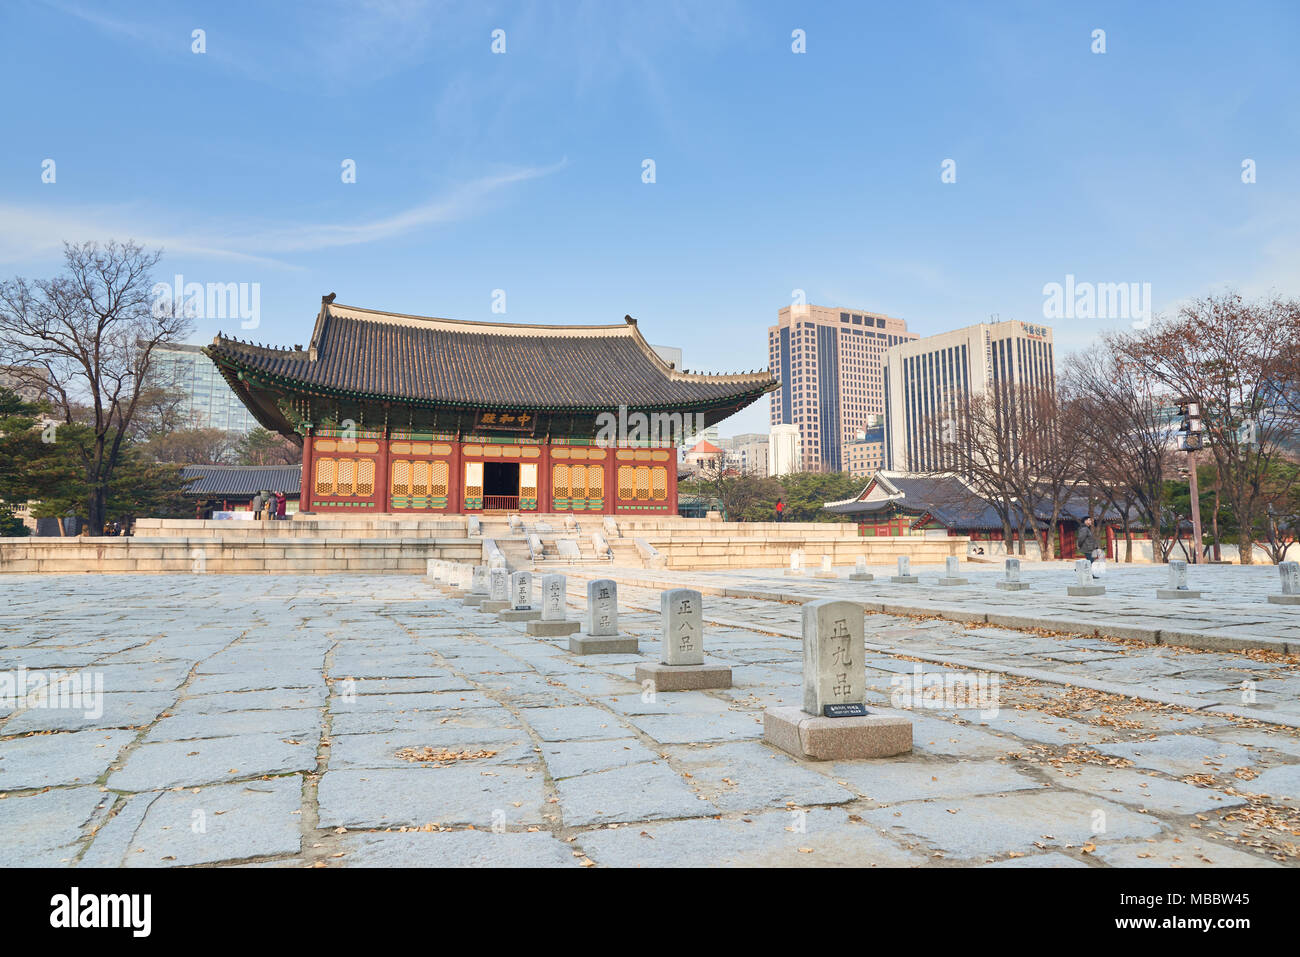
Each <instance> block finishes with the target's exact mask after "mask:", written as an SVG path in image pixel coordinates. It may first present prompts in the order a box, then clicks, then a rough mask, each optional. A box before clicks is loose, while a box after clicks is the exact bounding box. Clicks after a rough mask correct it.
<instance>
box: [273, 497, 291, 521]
mask: <svg viewBox="0 0 1300 957" xmlns="http://www.w3.org/2000/svg"><path fill="white" fill-rule="evenodd" d="M288 503H289V498H288V496H286V495H285V494H284V493H283V492H276V493H275V517H276V518H281V519H282V518H284V510H285V508H286V507H287V506H288Z"/></svg>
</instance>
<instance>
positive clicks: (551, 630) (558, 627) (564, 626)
mask: <svg viewBox="0 0 1300 957" xmlns="http://www.w3.org/2000/svg"><path fill="white" fill-rule="evenodd" d="M581 627H582V623H581V622H577V621H530V622H529V623H528V624H527V625H526V626H525V627H524V634H526V635H532V636H533V637H534V638H563V637H564V636H565V635H572V634H573V633H574V632H576V631H577V630H578V629H579V628H581Z"/></svg>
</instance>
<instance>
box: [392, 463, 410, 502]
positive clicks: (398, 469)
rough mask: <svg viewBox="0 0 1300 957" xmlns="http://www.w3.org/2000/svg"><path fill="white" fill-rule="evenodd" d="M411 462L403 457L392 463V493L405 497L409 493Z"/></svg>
mask: <svg viewBox="0 0 1300 957" xmlns="http://www.w3.org/2000/svg"><path fill="white" fill-rule="evenodd" d="M410 485H411V463H410V462H407V461H406V460H404V459H401V460H398V461H396V462H394V463H393V494H394V495H400V496H402V497H405V496H407V495H410V494H411V488H410Z"/></svg>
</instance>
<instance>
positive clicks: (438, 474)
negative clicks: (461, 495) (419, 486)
mask: <svg viewBox="0 0 1300 957" xmlns="http://www.w3.org/2000/svg"><path fill="white" fill-rule="evenodd" d="M449 475H450V472H449V471H448V468H447V463H446V462H434V463H433V474H432V478H431V479H430V486H431V488H432V490H433V495H434V497H435V498H446V497H447V485H448V476H449Z"/></svg>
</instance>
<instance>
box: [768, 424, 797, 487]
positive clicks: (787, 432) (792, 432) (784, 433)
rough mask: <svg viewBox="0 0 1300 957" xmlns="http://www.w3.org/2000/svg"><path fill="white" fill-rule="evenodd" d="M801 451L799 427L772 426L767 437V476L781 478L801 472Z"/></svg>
mask: <svg viewBox="0 0 1300 957" xmlns="http://www.w3.org/2000/svg"><path fill="white" fill-rule="evenodd" d="M801 451H802V446H801V444H800V441H799V426H797V425H774V426H772V431H771V432H770V433H768V436H767V470H768V471H767V474H768V475H772V476H781V475H789V474H790V473H791V472H799V471H802V464H803V463H802V462H801V461H800V458H801V455H800V453H801Z"/></svg>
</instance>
